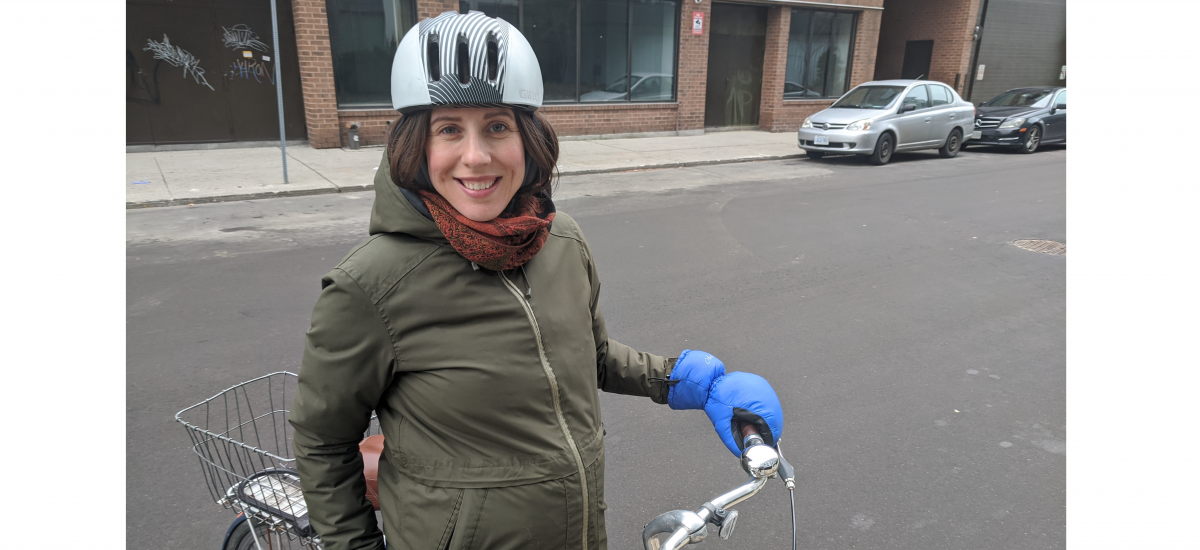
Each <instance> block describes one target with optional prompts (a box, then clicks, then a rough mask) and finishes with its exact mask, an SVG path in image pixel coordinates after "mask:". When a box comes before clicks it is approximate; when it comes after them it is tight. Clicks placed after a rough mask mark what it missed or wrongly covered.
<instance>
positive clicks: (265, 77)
mask: <svg viewBox="0 0 1200 550" xmlns="http://www.w3.org/2000/svg"><path fill="white" fill-rule="evenodd" d="M263 57H266V56H263ZM232 65H233V67H232V68H231V69H230V70H229V76H232V77H235V78H244V79H247V80H248V79H251V78H253V79H254V81H255V82H260V83H261V82H268V83H270V84H274V83H275V74H274V73H273V72H272V69H271V66H270V65H267V62H266V61H260V60H258V59H254V58H246V59H237V60H234V61H233V63H232Z"/></svg>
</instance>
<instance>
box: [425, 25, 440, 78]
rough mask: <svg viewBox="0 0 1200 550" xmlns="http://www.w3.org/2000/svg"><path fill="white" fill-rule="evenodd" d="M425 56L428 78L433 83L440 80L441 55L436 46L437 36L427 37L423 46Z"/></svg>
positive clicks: (437, 45)
mask: <svg viewBox="0 0 1200 550" xmlns="http://www.w3.org/2000/svg"><path fill="white" fill-rule="evenodd" d="M425 56H426V59H427V60H428V62H429V78H430V79H432V80H433V81H434V82H437V81H438V80H441V79H442V55H441V48H440V47H439V44H438V35H436V34H431V35H429V41H428V42H427V43H426V46H425Z"/></svg>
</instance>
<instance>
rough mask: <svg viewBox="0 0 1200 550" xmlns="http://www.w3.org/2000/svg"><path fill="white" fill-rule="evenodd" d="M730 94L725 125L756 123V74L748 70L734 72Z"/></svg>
mask: <svg viewBox="0 0 1200 550" xmlns="http://www.w3.org/2000/svg"><path fill="white" fill-rule="evenodd" d="M731 80H732V86H730V87H729V96H728V97H727V98H726V99H725V125H726V126H745V125H751V124H754V122H755V120H754V115H755V114H756V113H754V112H753V110H754V109H755V108H757V107H758V106H757V105H755V104H754V92H753V91H752V90H753V85H754V75H753V74H751V73H750V71H747V70H739V71H738V72H736V73H734V75H733V77H732V78H731Z"/></svg>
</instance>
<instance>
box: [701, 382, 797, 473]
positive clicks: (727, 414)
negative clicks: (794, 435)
mask: <svg viewBox="0 0 1200 550" xmlns="http://www.w3.org/2000/svg"><path fill="white" fill-rule="evenodd" d="M704 412H705V413H707V414H708V419H709V420H710V421H711V422H712V424H713V428H714V429H715V430H717V435H719V436H721V441H722V442H723V443H725V446H726V447H727V448H729V452H731V453H733V454H734V456H742V431H741V424H754V426H755V427H756V428H758V433H759V435H761V436H762V438H763V442H764V443H766V444H767V445H770V446H772V447H774V446H775V443H776V442H778V441H779V438H780V436H782V435H783V407H782V406H781V405H780V404H779V397H777V396H776V395H775V390H774V389H773V388H771V384H768V383H767V381H766V379H764V378H763V377H761V376H759V375H757V374H750V373H748V372H731V373H729V374H726V375H725V376H722V377H720V378H718V379H717V380H716V381H715V382H713V385H712V388H710V389H709V392H708V402H707V403H705V404H704Z"/></svg>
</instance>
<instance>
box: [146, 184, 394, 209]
mask: <svg viewBox="0 0 1200 550" xmlns="http://www.w3.org/2000/svg"><path fill="white" fill-rule="evenodd" d="M374 188H375V184H370V185H354V186H343V187H327V188H320V189H299V190H296V191H277V192H272V193H245V194H240V195H217V196H213V197H195V198H191V199H167V200H158V201H134V202H127V203H125V209H126V210H137V209H141V208H158V207H162V206H192V205H195V204H212V203H216V202H232V201H252V200H257V199H273V198H278V197H306V196H309V195H328V194H331V193H354V192H358V191H370V190H372V189H374Z"/></svg>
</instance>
